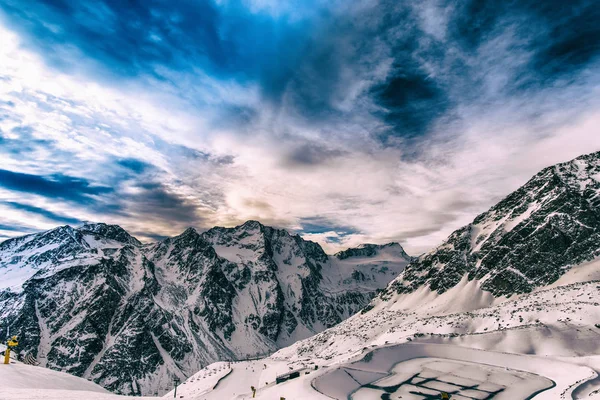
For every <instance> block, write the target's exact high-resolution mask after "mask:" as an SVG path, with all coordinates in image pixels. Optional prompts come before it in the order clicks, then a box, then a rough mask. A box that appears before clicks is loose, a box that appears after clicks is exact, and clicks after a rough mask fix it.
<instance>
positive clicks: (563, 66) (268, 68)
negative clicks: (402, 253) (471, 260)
mask: <svg viewBox="0 0 600 400" xmlns="http://www.w3.org/2000/svg"><path fill="white" fill-rule="evenodd" d="M0 9H1V10H2V11H0V36H2V38H3V46H2V47H1V48H0V156H1V157H2V161H3V163H2V166H1V168H0V169H1V170H0V214H1V215H2V218H0V224H1V226H0V227H2V226H3V227H4V228H2V229H0V234H1V235H3V236H11V235H15V234H18V233H24V232H29V231H30V230H31V229H45V228H48V227H50V226H51V225H52V224H56V223H77V222H78V221H84V220H103V221H107V222H111V223H119V224H121V225H123V226H124V227H125V228H127V229H129V230H131V231H132V232H136V233H137V234H139V235H140V236H141V237H143V238H147V239H153V238H156V237H162V236H163V235H172V234H175V233H178V232H179V231H180V230H182V229H184V228H185V227H186V226H187V225H193V226H196V227H198V228H201V229H202V228H209V227H211V226H213V225H233V224H237V223H241V222H243V221H245V220H247V219H260V220H262V221H263V222H265V223H270V224H274V225H277V226H280V227H284V228H288V229H291V230H294V231H296V232H299V233H300V234H302V235H304V236H305V237H307V238H311V239H315V240H318V241H320V242H321V243H323V244H325V245H326V247H327V248H328V250H330V251H334V250H336V249H338V248H340V247H346V246H353V245H356V244H359V243H360V242H386V241H392V240H394V241H401V242H402V243H403V244H404V245H405V246H406V247H407V249H408V250H409V251H411V252H413V253H418V252H421V251H423V250H425V249H427V248H429V247H431V246H433V245H435V244H437V243H439V242H440V241H441V240H442V239H443V238H444V237H445V236H446V235H447V234H448V233H450V232H451V231H452V230H453V229H455V228H457V227H458V226H460V225H461V224H464V223H466V222H468V221H470V219H472V218H473V217H474V216H475V215H476V214H477V213H479V212H482V211H484V210H485V209H486V208H487V207H489V206H490V205H492V204H493V203H494V202H495V201H497V200H499V199H500V198H501V197H502V196H504V195H506V194H507V193H508V192H510V191H511V190H514V189H516V188H517V187H518V186H519V185H521V184H523V183H524V182H525V181H526V180H527V178H528V177H529V176H531V175H532V174H534V173H535V172H537V170H538V169H540V168H542V167H544V166H546V165H549V164H552V163H555V162H559V161H564V160H567V159H569V158H572V157H575V156H577V155H579V154H581V153H585V152H591V151H594V150H598V149H600V135H597V132H596V129H595V128H594V127H595V126H597V125H595V124H597V123H600V108H599V104H598V101H597V100H596V99H598V98H600V97H599V96H598V90H599V88H600V59H599V55H600V48H598V45H597V43H599V42H600V28H598V24H596V23H595V21H597V20H598V17H600V15H599V14H600V11H599V10H598V8H597V7H594V4H591V3H588V2H585V1H578V2H575V3H572V2H571V3H569V4H565V3H564V2H558V1H551V2H544V3H539V2H533V1H528V0H527V1H526V0H523V1H515V2H508V3H498V2H493V1H479V0H476V1H475V0H474V1H466V2H460V3H456V2H452V1H444V0H427V1H423V2H417V3H415V2H397V1H372V0H369V1H367V0H365V1H359V2H354V3H352V4H351V5H349V4H348V2H321V1H312V2H310V4H309V3H306V2H272V1H263V0H260V1H254V0H253V1H236V0H234V1H219V2H213V1H195V2H186V1H184V2H178V3H177V4H173V3H172V2H161V1H155V2H150V3H148V2H137V1H133V2H127V3H123V2H112V1H93V2H92V1H79V2H75V3H74V2H67V1H52V2H50V1H39V2H36V3H35V4H28V5H27V6H26V7H25V6H24V3H23V2H20V1H13V0H0ZM11 226H13V227H21V228H18V229H17V228H14V229H8V228H9V227H11Z"/></svg>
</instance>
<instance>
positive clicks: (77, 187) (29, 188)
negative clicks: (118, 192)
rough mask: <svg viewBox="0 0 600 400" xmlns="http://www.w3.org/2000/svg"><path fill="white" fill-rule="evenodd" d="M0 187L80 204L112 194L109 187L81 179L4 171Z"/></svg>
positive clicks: (0, 175)
mask: <svg viewBox="0 0 600 400" xmlns="http://www.w3.org/2000/svg"><path fill="white" fill-rule="evenodd" d="M0 186H2V187H4V188H6V189H9V190H14V191H17V192H24V193H31V194H37V195H40V196H44V197H49V198H59V199H64V200H69V201H74V202H76V203H81V204H88V203H91V202H93V201H94V200H93V197H92V196H100V195H104V194H108V193H112V192H113V189H112V188H110V187H106V186H95V185H93V184H92V183H91V182H90V181H88V180H86V179H83V178H75V177H72V176H68V175H63V174H53V175H32V174H25V173H21V172H14V171H8V170H4V169H0Z"/></svg>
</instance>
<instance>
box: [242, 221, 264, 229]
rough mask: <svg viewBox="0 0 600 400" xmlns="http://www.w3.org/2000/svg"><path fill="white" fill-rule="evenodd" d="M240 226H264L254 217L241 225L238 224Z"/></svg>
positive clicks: (253, 227) (252, 227) (254, 227)
mask: <svg viewBox="0 0 600 400" xmlns="http://www.w3.org/2000/svg"><path fill="white" fill-rule="evenodd" d="M240 226H241V227H244V228H251V229H256V228H260V227H262V226H264V225H263V224H261V223H260V222H258V221H257V220H254V219H250V220H248V221H246V222H244V223H243V224H242V225H240Z"/></svg>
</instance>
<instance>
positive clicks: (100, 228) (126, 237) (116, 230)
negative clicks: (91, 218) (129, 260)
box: [77, 222, 141, 246]
mask: <svg viewBox="0 0 600 400" xmlns="http://www.w3.org/2000/svg"><path fill="white" fill-rule="evenodd" d="M77 230H78V231H85V232H92V233H95V234H97V235H100V236H103V237H105V238H107V239H112V240H116V241H118V242H122V243H128V244H133V245H136V246H139V245H141V242H140V241H139V240H137V239H136V238H135V237H133V236H131V235H130V234H129V233H128V232H127V231H126V230H125V229H123V228H121V227H120V226H119V225H109V224H106V223H104V222H85V223H84V224H83V225H82V226H81V227H79V228H78V229H77Z"/></svg>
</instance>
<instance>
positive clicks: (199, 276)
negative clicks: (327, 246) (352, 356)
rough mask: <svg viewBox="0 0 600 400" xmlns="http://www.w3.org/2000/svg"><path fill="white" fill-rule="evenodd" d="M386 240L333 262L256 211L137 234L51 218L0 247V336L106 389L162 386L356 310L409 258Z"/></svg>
mask: <svg viewBox="0 0 600 400" xmlns="http://www.w3.org/2000/svg"><path fill="white" fill-rule="evenodd" d="M389 247H390V248H389V249H388V248H386V249H385V250H377V251H374V252H373V253H372V254H367V255H365V254H362V255H356V256H352V257H348V258H345V259H344V260H340V259H339V258H338V257H335V256H328V255H327V254H325V253H324V252H323V250H322V249H321V247H320V246H319V245H317V244H316V243H313V242H308V241H305V240H303V239H302V238H300V237H299V236H294V235H290V234H289V233H288V232H286V231H284V230H278V229H273V228H270V227H266V226H264V225H262V224H260V223H258V222H256V221H249V222H247V223H245V224H243V225H240V226H238V227H235V228H213V229H211V230H209V231H207V232H204V233H199V232H198V231H196V230H195V229H193V228H190V229H188V230H186V231H185V232H184V233H182V234H181V235H179V236H176V237H173V238H168V239H165V240H163V241H160V242H157V243H152V244H146V245H143V244H141V243H140V242H139V241H137V240H136V239H135V238H133V237H131V236H130V235H129V234H127V232H125V231H124V230H123V229H121V228H120V227H118V226H111V225H105V224H86V225H84V226H82V227H79V228H72V227H69V226H65V227H60V228H56V229H53V230H51V231H48V232H42V233H39V234H35V235H29V236H25V237H22V238H15V239H10V240H8V241H6V242H3V243H2V244H0V275H1V276H3V277H4V278H5V280H4V282H5V283H4V286H3V288H4V290H0V318H1V320H2V321H3V323H2V324H1V325H0V337H3V336H4V335H5V334H6V331H7V329H8V328H10V332H11V334H19V335H20V336H21V340H20V342H21V346H20V347H21V349H22V351H23V352H25V353H31V354H33V355H34V356H36V357H37V359H38V361H39V362H40V363H41V365H42V366H47V367H49V368H53V369H59V370H62V371H66V372H69V373H72V374H74V375H77V376H82V377H85V378H88V379H92V380H94V381H95V382H98V383H100V384H101V385H102V386H104V387H106V388H108V389H110V390H113V391H116V392H120V393H125V394H129V393H130V394H137V395H140V394H162V393H164V392H165V391H166V390H167V389H168V388H170V384H171V382H172V378H173V377H178V378H180V379H182V380H183V379H185V378H186V377H187V376H190V375H191V374H193V373H194V372H196V371H197V370H198V369H200V368H201V367H202V366H204V365H208V364H210V363H212V362H214V361H217V360H235V359H243V358H247V357H256V356H257V355H266V354H269V353H272V352H273V351H275V350H277V349H278V348H281V347H283V346H286V345H289V344H291V343H294V342H295V341H297V340H299V339H304V338H307V337H309V336H312V335H313V334H315V333H317V332H320V331H322V330H323V329H326V328H328V327H331V326H333V325H335V324H337V323H339V322H341V321H342V320H344V319H345V318H347V317H349V316H350V315H352V314H354V313H356V312H357V311H359V310H361V309H362V308H363V307H364V306H365V305H367V304H368V302H369V301H370V300H371V299H372V298H373V296H374V295H375V292H376V290H377V289H381V288H383V287H385V285H386V284H387V283H389V282H390V281H391V280H392V279H393V278H394V277H396V276H397V275H398V274H399V273H400V272H401V271H402V270H403V268H404V267H405V266H406V264H407V263H408V262H409V261H410V257H408V256H407V255H406V254H405V253H404V251H403V250H402V248H401V247H400V246H399V245H393V246H389ZM392 248H393V250H390V249H392Z"/></svg>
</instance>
